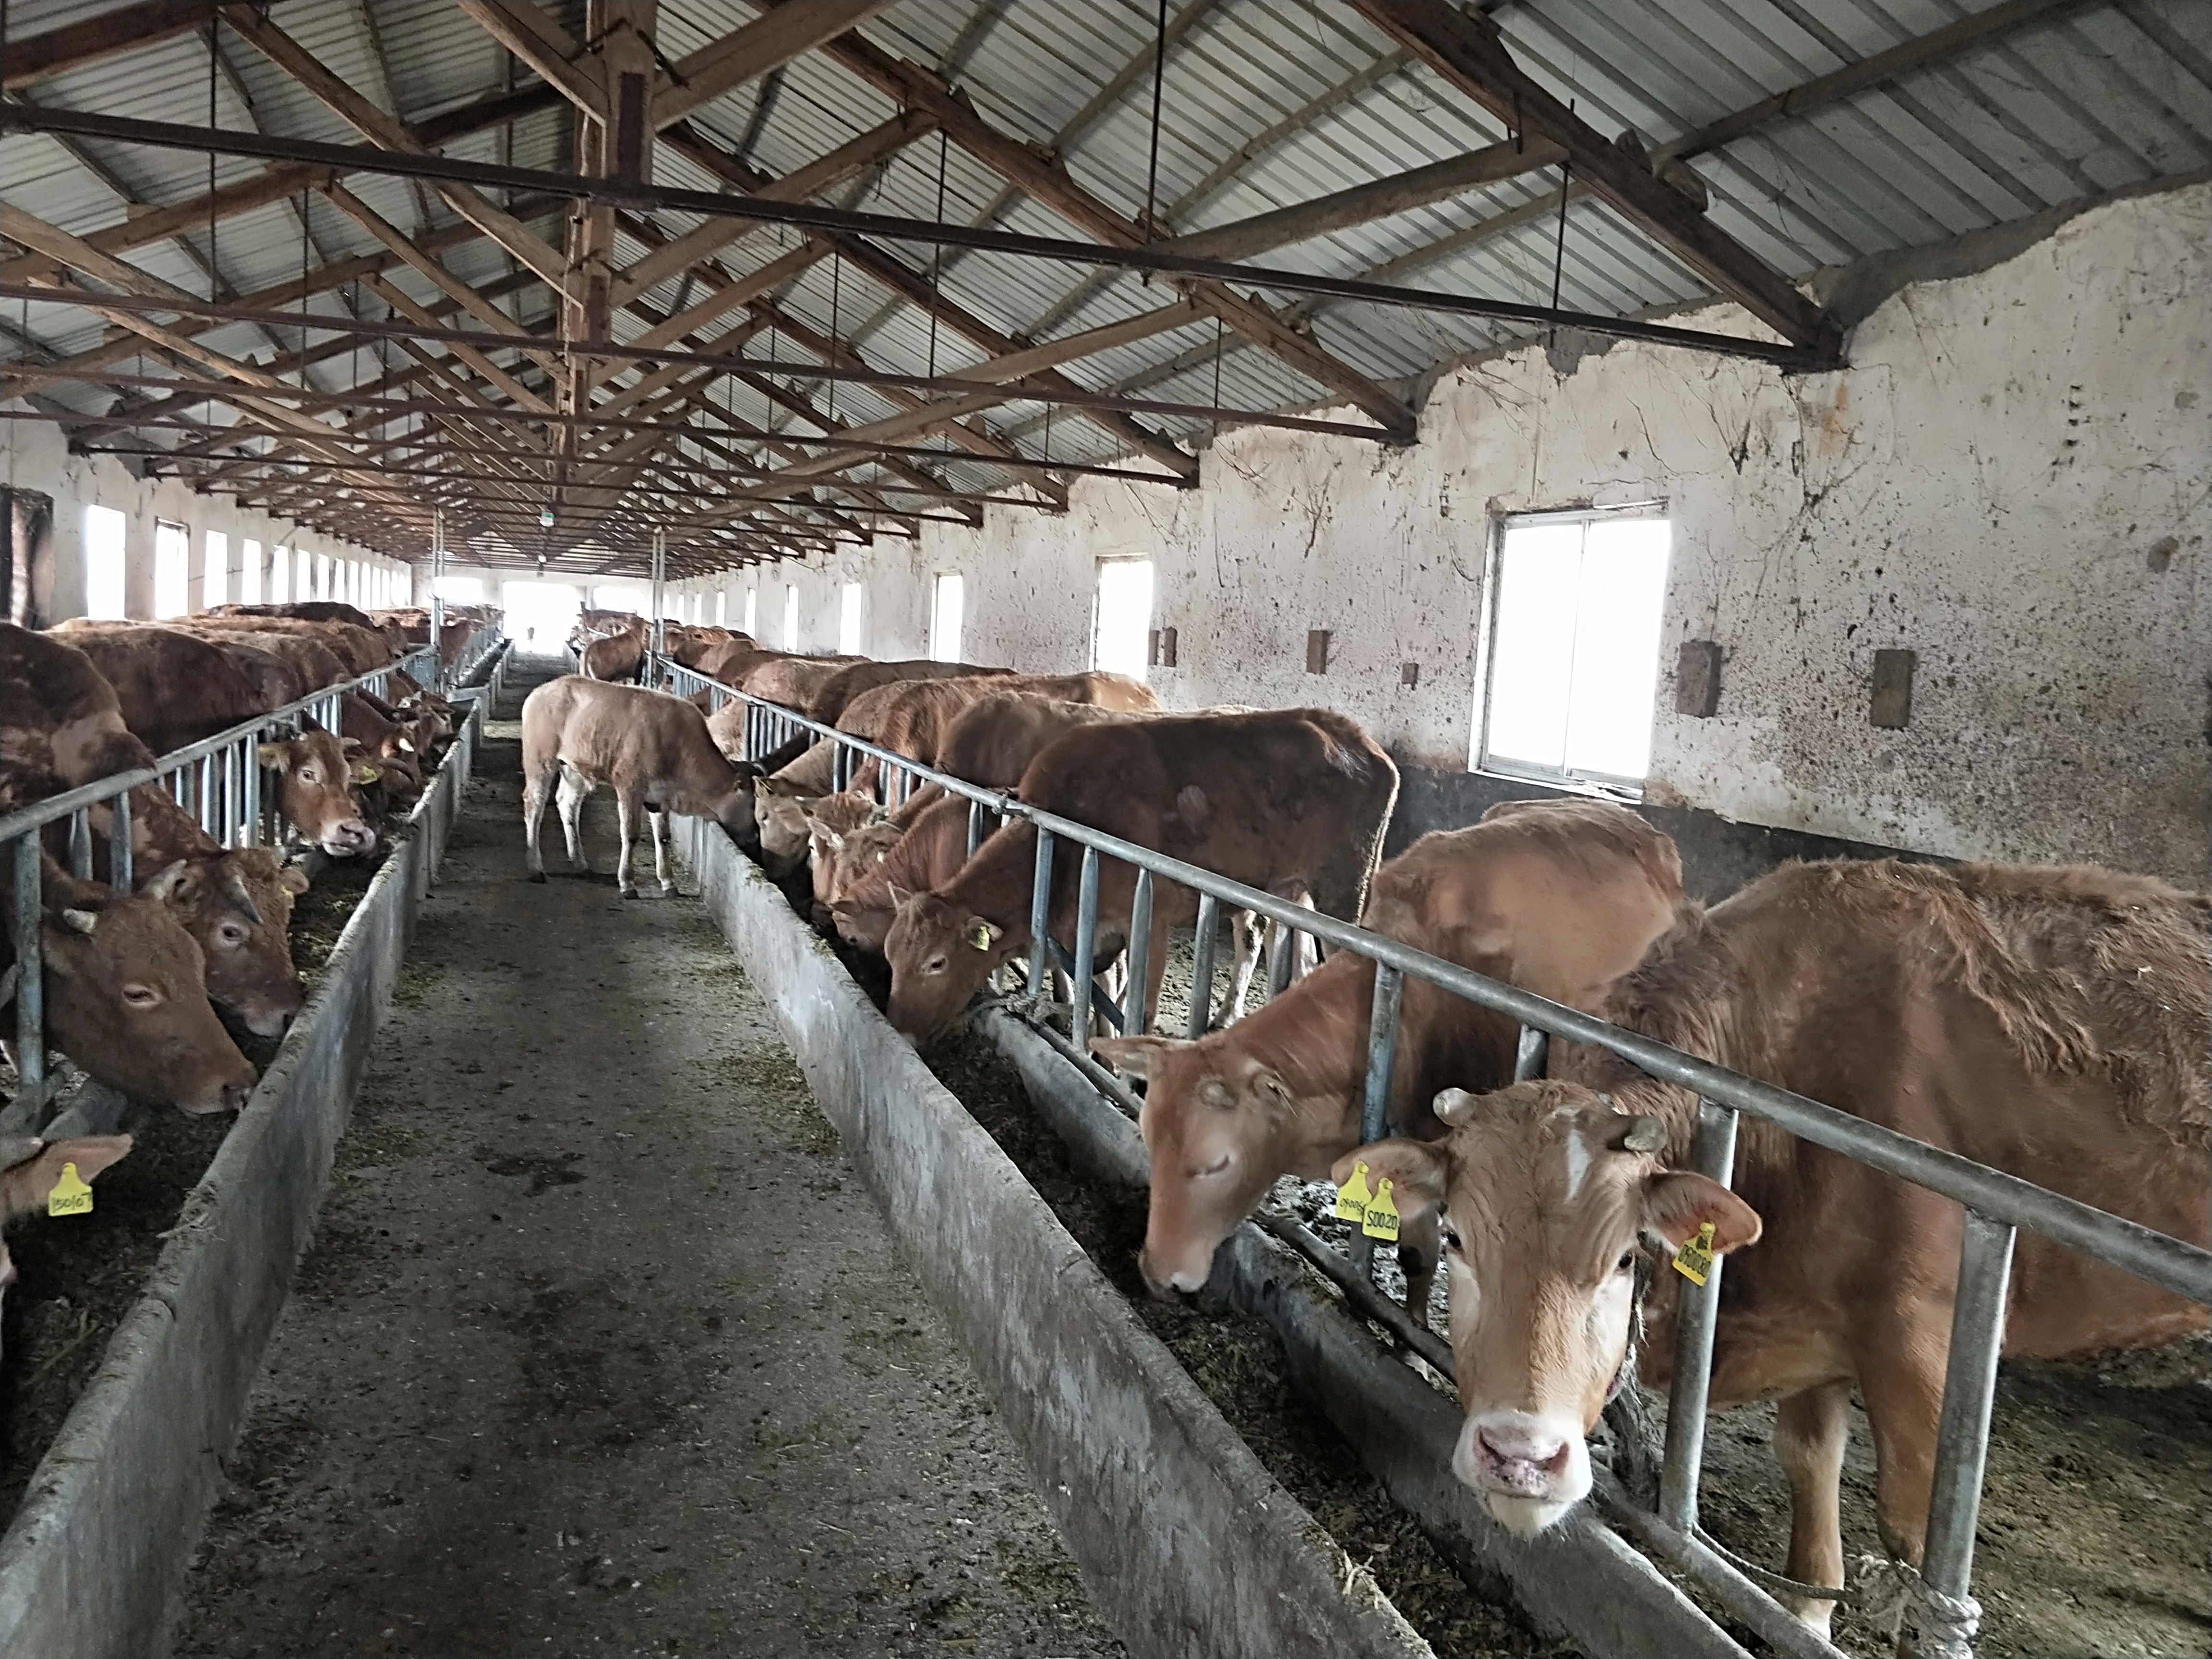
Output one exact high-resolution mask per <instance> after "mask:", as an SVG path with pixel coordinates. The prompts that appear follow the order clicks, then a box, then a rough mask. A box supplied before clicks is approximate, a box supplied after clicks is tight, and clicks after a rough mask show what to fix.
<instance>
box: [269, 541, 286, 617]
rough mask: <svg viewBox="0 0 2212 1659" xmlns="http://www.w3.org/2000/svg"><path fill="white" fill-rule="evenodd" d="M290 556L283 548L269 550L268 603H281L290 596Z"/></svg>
mask: <svg viewBox="0 0 2212 1659" xmlns="http://www.w3.org/2000/svg"><path fill="white" fill-rule="evenodd" d="M291 570H292V556H291V554H290V553H289V551H287V550H285V549H283V548H281V547H272V548H270V550H269V603H270V604H271V605H283V603H284V602H285V601H287V600H288V599H290V598H291V597H292V575H291Z"/></svg>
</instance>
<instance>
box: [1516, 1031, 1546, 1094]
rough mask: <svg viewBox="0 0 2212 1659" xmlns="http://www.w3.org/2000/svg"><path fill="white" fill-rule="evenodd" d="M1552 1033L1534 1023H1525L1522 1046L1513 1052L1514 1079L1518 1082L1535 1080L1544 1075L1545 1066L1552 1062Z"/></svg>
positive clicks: (1522, 1032)
mask: <svg viewBox="0 0 2212 1659" xmlns="http://www.w3.org/2000/svg"><path fill="white" fill-rule="evenodd" d="M1551 1058H1552V1038H1551V1034H1550V1033H1549V1032H1547V1031H1540V1030H1537V1029H1536V1028H1535V1027H1534V1026H1533V1025H1523V1026H1522V1028H1521V1042H1520V1046H1519V1047H1518V1048H1516V1049H1515V1050H1514V1053H1513V1080H1514V1081H1515V1082H1516V1083H1533V1082H1534V1081H1535V1080H1536V1079H1538V1078H1540V1077H1541V1076H1543V1075H1544V1068H1545V1067H1546V1066H1548V1065H1549V1064H1550V1063H1551Z"/></svg>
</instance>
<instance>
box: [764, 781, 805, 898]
mask: <svg viewBox="0 0 2212 1659" xmlns="http://www.w3.org/2000/svg"><path fill="white" fill-rule="evenodd" d="M814 799H815V797H814V795H813V794H811V793H802V786H800V785H799V784H795V783H793V782H792V781H790V780H789V779H788V778H777V777H765V778H763V777H757V778H755V779H754V780H753V822H754V823H755V825H756V826H757V829H759V831H760V851H761V864H762V866H763V868H765V869H766V870H767V871H768V873H769V879H770V880H773V881H781V880H782V879H783V878H785V877H786V876H787V875H789V874H790V873H791V872H793V871H794V870H796V869H797V868H799V860H801V859H803V858H805V856H806V853H807V848H809V847H810V846H811V844H812V838H811V836H809V835H808V834H807V829H806V809H807V807H808V806H810V805H812V804H813V801H814Z"/></svg>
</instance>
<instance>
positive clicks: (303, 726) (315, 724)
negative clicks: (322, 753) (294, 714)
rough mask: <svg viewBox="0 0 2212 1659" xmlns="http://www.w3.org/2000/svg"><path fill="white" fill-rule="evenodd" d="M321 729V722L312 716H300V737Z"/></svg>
mask: <svg viewBox="0 0 2212 1659" xmlns="http://www.w3.org/2000/svg"><path fill="white" fill-rule="evenodd" d="M322 729H323V726H322V722H321V721H319V720H317V719H316V718H315V717H314V716H313V714H302V715H301V716H300V735H301V737H305V736H307V733H308V732H319V731H321V730H322Z"/></svg>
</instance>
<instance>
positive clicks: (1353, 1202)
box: [1336, 1164, 1374, 1222]
mask: <svg viewBox="0 0 2212 1659" xmlns="http://www.w3.org/2000/svg"><path fill="white" fill-rule="evenodd" d="M1373 1196H1374V1194H1372V1193H1370V1192H1369V1191H1368V1190H1367V1166H1366V1165H1365V1164H1353V1165H1352V1179H1351V1180H1349V1181H1347V1182H1345V1183H1344V1185H1342V1186H1341V1187H1340V1188H1337V1189H1336V1218H1337V1219H1338V1220H1339V1221H1355V1222H1357V1221H1364V1220H1366V1219H1367V1201H1368V1200H1370V1198H1372V1197H1373Z"/></svg>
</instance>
